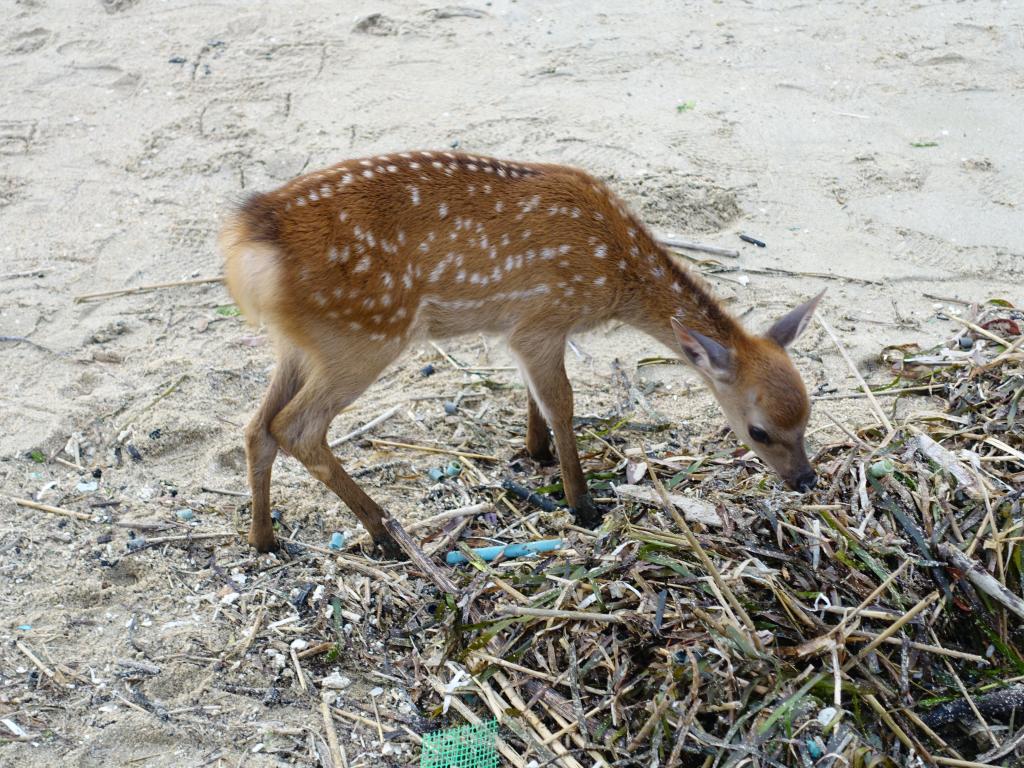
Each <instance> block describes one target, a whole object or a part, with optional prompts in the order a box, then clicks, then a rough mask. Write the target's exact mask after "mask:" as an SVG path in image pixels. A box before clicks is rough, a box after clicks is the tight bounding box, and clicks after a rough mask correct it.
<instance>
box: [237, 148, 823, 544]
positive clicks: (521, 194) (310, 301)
mask: <svg viewBox="0 0 1024 768" xmlns="http://www.w3.org/2000/svg"><path fill="white" fill-rule="evenodd" d="M220 244H221V249H222V251H223V253H224V257H225V262H226V265H225V269H226V275H227V283H228V288H229V290H230V291H231V294H232V296H233V297H234V298H235V300H236V301H237V302H238V304H239V306H240V307H242V309H243V310H244V311H245V313H246V315H247V316H248V317H249V318H250V319H252V320H254V321H255V320H257V319H259V320H262V321H263V322H265V323H266V324H267V326H268V327H269V329H270V331H271V334H272V335H273V337H274V339H275V342H276V343H277V345H278V350H279V357H280V365H279V368H278V372H277V374H276V375H275V379H274V382H273V384H272V385H271V388H270V392H269V393H268V396H267V399H266V400H265V402H264V404H263V406H261V408H260V410H259V411H258V412H257V414H256V416H255V417H254V419H253V421H252V423H251V424H250V425H249V428H248V430H247V452H248V458H249V465H250V484H251V485H252V489H253V527H252V530H251V531H250V541H251V543H252V544H253V545H254V546H256V547H257V548H259V549H261V550H265V549H267V548H269V547H271V546H272V545H273V533H272V530H271V525H270V517H269V511H270V505H269V482H270V467H271V464H272V463H273V456H274V455H275V454H276V452H277V449H278V447H283V448H285V449H286V450H288V451H289V452H290V453H291V454H292V455H294V456H296V457H297V458H298V459H299V460H300V461H302V462H303V463H304V464H305V465H306V466H307V467H308V468H309V470H310V472H311V473H312V474H313V475H314V476H315V477H317V478H318V479H320V480H322V481H323V482H324V483H325V484H327V485H328V486H329V487H330V488H332V490H334V491H335V492H337V493H338V495H339V496H340V497H341V498H342V499H343V500H344V501H346V503H348V504H349V506H351V507H352V508H353V510H354V511H355V512H356V514H357V515H358V516H359V518H360V519H361V520H362V522H363V523H364V525H366V527H367V529H368V530H369V531H370V532H371V533H372V534H373V536H374V538H375V540H377V541H378V542H379V543H389V539H388V537H387V534H386V533H385V531H384V529H383V527H382V525H381V515H382V512H381V510H380V509H379V508H378V507H377V506H376V504H374V503H373V502H372V500H370V499H369V497H367V496H366V495H365V494H364V493H363V492H362V491H361V490H359V489H358V487H357V486H356V485H355V483H354V482H353V481H352V480H351V478H350V477H349V476H348V475H347V474H346V473H345V471H344V470H343V469H342V467H341V465H340V464H339V463H338V462H337V460H336V459H335V458H334V457H333V455H332V454H331V452H330V450H329V449H328V448H327V442H326V432H327V428H328V426H329V424H330V422H331V419H333V417H334V415H335V414H336V413H337V412H338V411H339V410H340V409H341V408H344V407H345V406H347V405H348V404H349V403H351V402H352V401H353V400H354V399H355V398H356V397H358V396H359V394H360V393H361V392H362V391H363V390H364V389H365V388H366V387H368V386H369V385H370V384H371V383H372V382H373V381H374V380H375V379H376V377H377V376H378V375H379V374H380V372H381V371H382V370H383V369H384V368H385V367H386V366H387V365H388V364H390V363H391V362H392V361H393V360H394V359H395V358H396V357H397V356H398V355H399V354H400V353H401V352H402V350H403V349H404V348H405V347H406V346H408V344H409V343H410V342H411V341H412V340H413V339H415V338H417V337H418V336H421V335H425V336H430V337H433V338H444V337H448V336H455V335H459V334H463V333H468V332H478V331H483V332H491V333H498V334H501V335H503V336H505V337H506V338H507V339H508V341H509V345H510V347H511V349H512V351H513V353H514V354H515V356H516V358H517V359H518V360H519V362H520V366H521V368H522V370H523V374H524V377H525V379H526V381H527V387H528V405H529V408H528V420H527V448H528V450H529V452H530V454H531V455H533V456H534V457H536V458H538V459H544V458H549V457H550V455H551V454H550V448H549V443H548V434H547V432H548V427H549V426H550V428H551V430H552V432H553V435H554V441H555V447H556V450H557V454H558V458H559V461H560V463H561V469H562V477H563V482H564V486H565V491H566V497H567V500H568V502H569V503H570V505H571V506H572V507H573V508H574V509H575V510H577V512H578V513H580V514H581V515H583V516H584V517H591V518H592V517H593V505H592V503H591V501H590V497H589V495H588V494H587V489H586V482H585V480H584V477H583V473H582V470H581V468H580V464H579V459H578V457H577V454H576V443H575V436H574V435H573V432H572V413H573V402H572V388H571V386H570V385H569V381H568V378H567V377H566V375H565V368H564V364H563V355H564V346H565V342H566V339H567V338H568V336H569V335H570V334H572V333H575V332H578V331H581V330H584V329H586V328H590V327H593V326H595V325H597V324H599V323H602V322H604V321H607V320H610V319H613V318H618V319H621V320H624V321H625V322H628V323H631V324H633V325H635V326H637V327H639V328H641V329H642V330H644V331H646V332H648V333H650V334H651V335H653V336H654V337H655V338H657V339H659V340H661V341H662V342H664V343H665V344H667V345H670V346H672V347H675V346H676V342H675V339H674V336H673V331H672V328H671V326H670V323H669V318H670V317H673V316H674V317H677V318H681V319H682V320H683V321H684V322H685V324H686V325H687V326H688V327H689V328H692V329H693V330H695V331H697V332H699V333H701V334H704V335H705V336H707V337H709V338H713V339H716V340H717V341H719V342H720V343H721V344H723V345H726V346H727V347H729V348H730V349H733V350H734V351H735V357H736V360H737V369H736V371H735V376H734V377H733V378H734V379H735V382H736V384H735V386H736V387H738V388H739V389H742V390H743V392H744V393H747V392H748V391H752V389H756V388H757V387H758V386H759V385H765V386H763V387H762V389H761V390H760V394H759V395H758V396H757V397H756V398H755V400H758V401H759V403H760V408H762V409H766V408H767V409H770V410H772V411H773V412H774V411H776V410H777V411H778V413H777V416H778V418H779V420H780V424H782V425H783V427H784V428H785V429H791V428H793V427H795V426H796V425H797V424H798V423H801V424H802V422H803V421H806V413H807V408H806V395H805V394H804V392H803V388H802V384H801V385H800V386H799V387H794V386H793V381H792V380H793V379H794V377H795V379H796V381H797V382H799V377H797V376H796V375H795V370H793V369H792V364H791V363H790V362H789V359H788V357H787V356H786V355H785V352H783V351H782V349H781V348H780V347H778V345H774V346H772V345H773V343H772V342H770V341H768V340H765V339H760V338H757V337H752V336H750V335H748V334H747V333H746V332H745V331H744V330H743V329H742V327H741V326H740V325H739V324H738V323H736V322H735V321H734V320H733V319H732V318H731V317H729V315H728V314H727V313H726V312H725V311H724V310H723V309H722V308H721V307H720V306H719V305H718V303H717V302H716V301H715V300H714V299H713V298H712V297H711V295H710V293H708V291H707V289H706V288H705V286H704V285H703V283H702V281H700V280H699V279H697V278H695V277H694V276H692V275H690V274H689V273H688V272H687V271H686V270H685V269H682V268H681V267H680V266H679V265H678V264H676V263H675V262H674V261H673V259H672V258H671V257H670V256H669V255H668V254H667V253H666V252H665V251H664V249H662V248H661V247H660V246H659V245H658V244H657V243H656V242H655V240H654V239H653V238H652V236H651V235H650V233H648V232H647V230H646V229H645V228H644V227H643V226H642V225H641V224H640V222H639V221H638V220H637V219H636V217H635V216H633V215H632V214H631V213H630V212H629V211H627V210H626V208H625V206H624V205H623V204H622V202H621V201H620V200H619V199H618V198H617V197H616V196H615V195H614V194H612V193H611V192H610V191H609V190H608V188H607V187H606V186H605V185H604V184H602V183H601V182H599V181H597V180H596V179H594V178H592V177H591V176H589V175H587V174H586V173H584V172H582V171H579V170H576V169H572V168H566V167H562V166H554V165H536V164H521V163H510V162H506V161H500V160H494V159H490V158H480V157H474V156H472V155H466V154H455V153H441V152H433V153H425V152H416V153H402V154H399V155H390V156H378V157H373V158H365V159H362V160H350V161H346V162H344V163H340V164H338V165H336V166H333V167H331V168H328V169H325V170H323V171H318V172H316V173H311V174H307V175H305V176H302V177H300V178H298V179H295V180H294V181H292V182H289V183H288V184H286V185H284V186H283V187H281V188H280V189H278V190H276V191H273V192H269V193H266V194H257V195H253V196H252V197H250V198H249V199H248V200H247V201H246V202H245V204H244V205H243V206H242V207H241V208H240V209H239V210H238V211H237V212H236V213H235V214H234V215H233V216H232V217H231V218H230V219H229V220H228V221H227V223H226V224H225V226H224V229H223V232H222V235H221V239H220ZM786 366H788V368H786ZM780 370H781V373H780ZM768 380H772V381H774V382H775V384H772V385H770V386H769V385H766V384H765V382H766V381H768ZM720 390H721V391H720ZM723 392H724V390H723V389H722V387H719V388H718V390H716V395H717V396H719V400H720V401H722V398H723V397H732V396H733V395H732V394H729V393H727V394H723ZM730 393H731V390H730ZM730 402H731V401H730ZM737 402H738V401H737ZM730 407H732V406H731V405H730V406H727V404H726V403H725V402H724V401H723V408H725V409H726V411H727V413H728V412H729V408H730ZM734 426H735V425H734ZM801 439H802V431H801ZM801 451H802V443H801ZM804 462H805V463H806V460H804Z"/></svg>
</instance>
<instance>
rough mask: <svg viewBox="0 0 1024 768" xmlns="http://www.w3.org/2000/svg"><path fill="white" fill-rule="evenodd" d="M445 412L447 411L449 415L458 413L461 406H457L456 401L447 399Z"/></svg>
mask: <svg viewBox="0 0 1024 768" xmlns="http://www.w3.org/2000/svg"><path fill="white" fill-rule="evenodd" d="M444 412H445V413H447V414H448V415H449V416H454V415H455V414H456V413H458V412H459V406H457V405H456V404H455V403H453V402H451V401H450V400H448V401H445V404H444Z"/></svg>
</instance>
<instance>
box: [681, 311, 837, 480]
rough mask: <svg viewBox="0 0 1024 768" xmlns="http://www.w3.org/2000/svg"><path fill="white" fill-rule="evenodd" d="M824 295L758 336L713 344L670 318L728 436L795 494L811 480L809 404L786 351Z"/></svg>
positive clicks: (682, 346)
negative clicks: (728, 430)
mask: <svg viewBox="0 0 1024 768" xmlns="http://www.w3.org/2000/svg"><path fill="white" fill-rule="evenodd" d="M824 293H825V292H824V291H822V292H821V293H819V294H818V295H817V296H815V297H814V298H813V299H811V300H810V301H808V302H806V303H805V304H801V305H800V306H799V307H797V308H796V309H793V310H791V311H790V312H789V313H787V314H786V315H784V316H783V317H781V318H780V319H779V320H777V321H776V322H775V324H774V325H772V326H771V328H769V329H768V330H767V331H766V332H765V334H764V335H763V336H755V335H750V334H742V335H740V336H738V337H735V338H732V339H729V340H724V339H723V340H716V339H712V338H709V337H707V336H704V335H703V334H701V333H698V332H697V331H694V330H692V329H689V328H687V327H686V326H684V325H683V324H682V323H681V322H680V321H679V320H677V319H676V318H672V328H673V330H674V331H675V334H676V339H677V340H678V342H679V345H680V347H681V348H682V351H683V359H684V360H685V361H686V362H687V363H689V364H690V365H691V366H692V367H693V368H694V369H696V371H697V372H698V373H699V374H700V375H701V377H702V378H703V379H704V380H705V382H706V383H707V385H708V386H709V387H710V389H711V391H712V392H713V393H714V395H715V399H716V400H718V403H719V405H720V406H721V408H722V411H723V412H724V413H725V417H726V419H727V420H728V421H729V425H730V426H731V427H732V430H733V432H734V433H735V434H736V436H737V437H738V438H739V439H740V440H741V441H742V442H744V443H746V444H747V445H749V446H750V448H751V449H752V450H753V451H754V453H756V454H757V455H758V456H759V457H760V458H761V460H762V461H764V462H765V464H767V465H768V466H769V467H771V468H772V469H773V470H775V471H776V472H777V473H778V474H779V475H780V476H781V477H782V479H783V480H785V481H786V484H787V485H788V486H789V487H790V488H792V489H794V490H796V491H801V492H803V491H807V490H810V489H811V488H813V487H814V485H815V483H816V481H817V476H816V475H815V473H814V470H813V469H812V468H811V465H810V463H809V462H808V461H807V452H806V450H805V448H804V430H805V429H806V427H807V417H808V415H809V414H810V401H809V400H808V398H807V391H806V390H805V389H804V384H803V380H802V379H801V378H800V374H799V373H798V372H797V370H796V366H794V365H793V361H792V360H791V359H790V357H789V355H788V354H787V353H786V347H788V346H789V345H790V344H792V343H793V341H795V340H796V338H797V337H798V336H799V335H800V334H801V333H802V332H803V331H804V329H805V328H806V327H807V324H808V323H809V322H810V319H811V316H812V315H813V313H814V309H815V307H817V306H818V302H819V301H820V300H821V297H822V296H823V295H824Z"/></svg>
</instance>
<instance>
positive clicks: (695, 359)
mask: <svg viewBox="0 0 1024 768" xmlns="http://www.w3.org/2000/svg"><path fill="white" fill-rule="evenodd" d="M671 321H672V330H673V331H675V334H676V339H677V340H678V341H679V346H680V347H681V348H682V350H683V354H684V355H685V357H686V360H687V362H689V363H690V365H692V366H693V367H694V368H696V369H697V370H698V371H700V372H701V373H703V374H704V375H705V376H708V377H710V378H712V379H715V380H716V381H723V382H724V381H729V380H731V379H732V377H733V373H734V370H735V366H734V365H733V356H732V352H730V351H729V349H728V348H726V347H725V346H723V345H722V344H719V343H718V342H717V341H715V340H714V339H709V338H708V337H707V336H705V335H704V334H702V333H697V331H693V330H690V329H689V328H687V327H686V326H685V325H683V324H682V323H681V322H679V321H678V320H677V319H676V318H674V317H673V318H671Z"/></svg>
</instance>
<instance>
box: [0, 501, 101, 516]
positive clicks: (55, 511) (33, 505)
mask: <svg viewBox="0 0 1024 768" xmlns="http://www.w3.org/2000/svg"><path fill="white" fill-rule="evenodd" d="M7 498H9V499H10V500H11V501H13V502H14V503H15V504H17V505H18V506H19V507H28V508H29V509H38V510H39V511H40V512H48V513H49V514H51V515H63V516H64V517H72V518H74V519H75V520H84V521H86V522H91V521H92V515H87V514H86V513H85V512H75V511H74V510H71V509H61V508H60V507H51V506H50V505H49V504H40V503H39V502H38V501H31V500H30V499H19V498H17V497H16V496H8V497H7Z"/></svg>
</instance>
